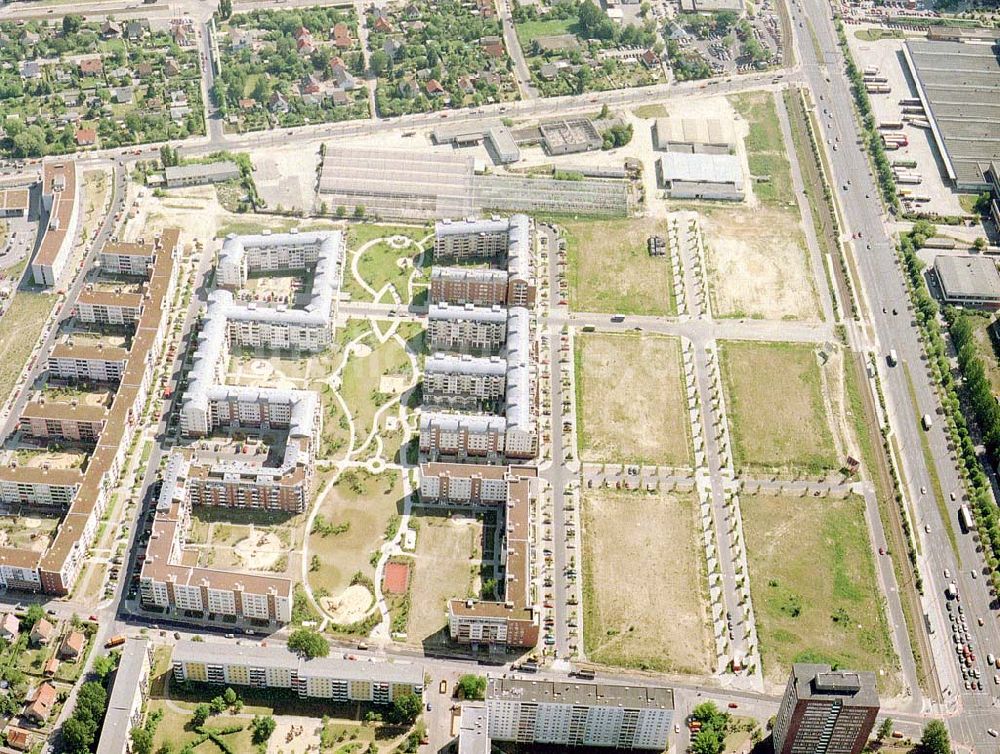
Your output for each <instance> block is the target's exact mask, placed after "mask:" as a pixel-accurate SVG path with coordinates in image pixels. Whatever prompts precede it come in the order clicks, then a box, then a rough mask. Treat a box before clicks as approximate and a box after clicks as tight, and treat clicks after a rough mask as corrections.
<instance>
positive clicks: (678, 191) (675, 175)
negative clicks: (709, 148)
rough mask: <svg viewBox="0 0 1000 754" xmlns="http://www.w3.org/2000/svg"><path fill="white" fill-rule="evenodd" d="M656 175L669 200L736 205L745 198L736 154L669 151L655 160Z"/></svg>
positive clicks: (738, 159)
mask: <svg viewBox="0 0 1000 754" xmlns="http://www.w3.org/2000/svg"><path fill="white" fill-rule="evenodd" d="M656 176H657V180H658V181H659V184H660V185H661V186H663V188H665V189H666V191H667V196H668V197H670V198H671V199H717V200H724V201H733V202H739V201H742V200H743V197H744V196H745V195H746V189H745V186H744V183H745V181H744V178H743V168H742V166H741V165H740V158H739V157H737V156H736V155H730V154H698V153H686V152H669V153H667V154H666V155H664V156H663V157H660V158H659V159H658V160H657V161H656Z"/></svg>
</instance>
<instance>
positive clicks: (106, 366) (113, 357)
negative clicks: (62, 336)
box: [46, 342, 128, 382]
mask: <svg viewBox="0 0 1000 754" xmlns="http://www.w3.org/2000/svg"><path fill="white" fill-rule="evenodd" d="M127 363H128V350H127V349H125V348H117V347H112V346H103V345H97V346H89V345H79V344H75V343H72V342H67V343H57V344H56V345H55V346H53V348H52V352H51V353H50V354H49V360H48V362H47V363H46V369H47V370H48V372H49V375H50V376H52V377H57V378H59V379H63V380H70V381H73V382H78V381H87V382H121V379H122V376H123V375H124V374H125V365H126V364H127Z"/></svg>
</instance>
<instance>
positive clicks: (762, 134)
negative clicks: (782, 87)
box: [729, 91, 797, 214]
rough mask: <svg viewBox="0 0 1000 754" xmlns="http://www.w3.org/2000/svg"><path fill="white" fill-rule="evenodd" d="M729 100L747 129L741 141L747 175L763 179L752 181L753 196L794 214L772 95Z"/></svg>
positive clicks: (747, 95) (756, 94)
mask: <svg viewBox="0 0 1000 754" xmlns="http://www.w3.org/2000/svg"><path fill="white" fill-rule="evenodd" d="M729 101H730V103H731V104H732V105H733V107H734V108H735V109H736V112H738V113H739V114H740V115H741V116H742V117H743V118H744V119H745V120H746V121H747V124H748V125H749V126H750V130H749V133H748V134H747V137H746V140H745V142H744V144H745V146H746V150H747V162H748V164H749V167H750V174H751V175H752V176H753V177H754V178H757V179H760V178H767V180H765V181H761V182H754V184H753V191H754V194H756V196H757V198H758V199H759V200H760V202H761V203H762V204H766V205H773V206H777V207H791V208H792V211H794V212H796V214H797V210H795V196H794V195H793V193H792V175H791V167H790V166H789V163H788V155H787V150H786V147H785V143H784V139H783V138H782V135H781V125H780V124H779V123H778V112H777V109H776V107H775V103H774V95H773V94H772V93H771V92H767V91H757V92H745V93H743V94H738V95H735V96H733V97H730V98H729Z"/></svg>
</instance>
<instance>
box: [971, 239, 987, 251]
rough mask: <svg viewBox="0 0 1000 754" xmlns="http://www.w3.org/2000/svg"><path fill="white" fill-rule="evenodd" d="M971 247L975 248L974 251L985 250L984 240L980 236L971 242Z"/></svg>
mask: <svg viewBox="0 0 1000 754" xmlns="http://www.w3.org/2000/svg"><path fill="white" fill-rule="evenodd" d="M972 246H973V248H975V250H976V251H982V250H983V249H985V248H986V239H985V238H983V237H982V236H980V237H979V238H977V239H976V240H975V241H973V242H972Z"/></svg>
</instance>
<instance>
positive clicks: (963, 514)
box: [958, 505, 976, 534]
mask: <svg viewBox="0 0 1000 754" xmlns="http://www.w3.org/2000/svg"><path fill="white" fill-rule="evenodd" d="M958 523H960V524H961V525H962V532H963V533H965V534H968V533H969V532H970V531H972V530H973V529H975V528H976V522H975V521H974V520H973V518H972V511H970V510H969V506H968V505H963V506H961V507H959V509H958Z"/></svg>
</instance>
